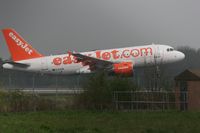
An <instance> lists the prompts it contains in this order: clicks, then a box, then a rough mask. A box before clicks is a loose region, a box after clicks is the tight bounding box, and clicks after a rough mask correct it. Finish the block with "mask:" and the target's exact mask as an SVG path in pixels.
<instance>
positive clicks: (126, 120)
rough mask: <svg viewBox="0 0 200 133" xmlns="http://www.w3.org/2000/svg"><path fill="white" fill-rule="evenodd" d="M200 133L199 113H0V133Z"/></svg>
mask: <svg viewBox="0 0 200 133" xmlns="http://www.w3.org/2000/svg"><path fill="white" fill-rule="evenodd" d="M1 132H2V133H7V132H8V133H13V132H15V133H23V132H24V133H32V132H33V133H38V132H41V133H54V132H58V133H60V132H61V133H62V132H64V133H178V132H179V133H199V132H200V113H198V112H95V111H94V112H92V111H65V112H59V111H57V112H29V113H0V133H1Z"/></svg>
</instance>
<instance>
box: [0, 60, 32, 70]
mask: <svg viewBox="0 0 200 133" xmlns="http://www.w3.org/2000/svg"><path fill="white" fill-rule="evenodd" d="M6 63H7V64H11V65H13V66H14V67H22V68H27V67H29V66H30V65H28V64H24V63H18V62H13V61H4V62H3V64H6Z"/></svg>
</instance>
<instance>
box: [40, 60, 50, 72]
mask: <svg viewBox="0 0 200 133" xmlns="http://www.w3.org/2000/svg"><path fill="white" fill-rule="evenodd" d="M41 66H42V68H41V72H42V73H45V72H48V71H49V69H48V62H47V58H42V59H41Z"/></svg>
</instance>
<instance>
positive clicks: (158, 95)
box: [113, 91, 188, 111]
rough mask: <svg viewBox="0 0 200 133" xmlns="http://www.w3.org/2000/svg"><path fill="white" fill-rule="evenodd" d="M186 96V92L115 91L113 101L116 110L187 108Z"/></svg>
mask: <svg viewBox="0 0 200 133" xmlns="http://www.w3.org/2000/svg"><path fill="white" fill-rule="evenodd" d="M187 97H188V94H187V92H175V91H115V92H114V94H113V102H114V107H115V109H116V110H129V111H132V110H135V111H142V110H144V111H145V110H147V111H154V110H158V111H164V110H187Z"/></svg>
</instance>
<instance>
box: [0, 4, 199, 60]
mask: <svg viewBox="0 0 200 133" xmlns="http://www.w3.org/2000/svg"><path fill="white" fill-rule="evenodd" d="M0 2H1V3H0V29H3V28H6V27H11V28H14V29H15V30H16V31H17V32H18V33H20V34H21V36H22V37H23V38H25V40H26V41H28V42H29V43H30V44H31V45H32V46H33V47H34V48H36V49H37V50H38V51H39V52H41V53H42V54H46V55H49V54H60V53H64V52H66V51H67V50H75V51H88V50H93V49H106V48H117V47H125V46H137V45H145V44H151V43H160V44H167V45H171V46H173V47H177V46H191V47H194V48H200V46H199V44H200V8H199V6H200V1H199V0H98V1H97V0H0ZM9 56H10V54H9V52H8V49H7V46H6V45H5V40H4V38H3V36H2V33H0V57H2V58H4V59H5V58H8V57H9Z"/></svg>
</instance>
